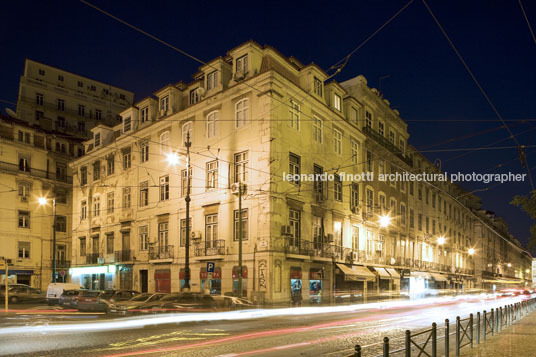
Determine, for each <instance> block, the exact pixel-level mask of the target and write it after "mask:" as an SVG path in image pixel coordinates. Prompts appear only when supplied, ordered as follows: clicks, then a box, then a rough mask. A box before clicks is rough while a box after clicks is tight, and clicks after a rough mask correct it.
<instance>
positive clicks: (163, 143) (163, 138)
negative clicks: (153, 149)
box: [142, 130, 169, 162]
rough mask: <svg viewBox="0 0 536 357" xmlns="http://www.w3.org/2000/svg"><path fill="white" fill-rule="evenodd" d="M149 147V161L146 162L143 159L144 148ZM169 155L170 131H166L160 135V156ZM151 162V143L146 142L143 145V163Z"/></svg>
mask: <svg viewBox="0 0 536 357" xmlns="http://www.w3.org/2000/svg"><path fill="white" fill-rule="evenodd" d="M144 146H145V147H147V149H146V150H147V160H144V158H143V156H144V155H143V147H144ZM167 153H169V130H167V131H164V132H163V133H161V134H160V155H165V154H167ZM148 160H149V142H148V141H144V142H143V143H142V162H145V161H148Z"/></svg>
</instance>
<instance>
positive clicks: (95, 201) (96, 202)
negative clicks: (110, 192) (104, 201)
mask: <svg viewBox="0 0 536 357" xmlns="http://www.w3.org/2000/svg"><path fill="white" fill-rule="evenodd" d="M93 215H94V216H95V217H98V216H100V196H94V197H93Z"/></svg>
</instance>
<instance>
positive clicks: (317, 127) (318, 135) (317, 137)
mask: <svg viewBox="0 0 536 357" xmlns="http://www.w3.org/2000/svg"><path fill="white" fill-rule="evenodd" d="M323 125H324V123H323V122H322V119H320V118H317V117H315V116H313V140H314V141H316V142H317V143H320V144H322V136H323V135H322V132H323Z"/></svg>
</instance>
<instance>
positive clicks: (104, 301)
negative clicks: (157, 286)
mask: <svg viewBox="0 0 536 357" xmlns="http://www.w3.org/2000/svg"><path fill="white" fill-rule="evenodd" d="M138 294H139V292H137V291H134V290H104V291H99V293H98V294H97V295H94V294H91V296H88V295H86V294H85V293H82V294H81V295H80V297H79V298H78V309H79V310H81V311H102V312H108V310H110V308H113V307H115V304H116V303H117V302H119V301H126V300H130V299H132V297H134V296H136V295H138Z"/></svg>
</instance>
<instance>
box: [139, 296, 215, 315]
mask: <svg viewBox="0 0 536 357" xmlns="http://www.w3.org/2000/svg"><path fill="white" fill-rule="evenodd" d="M217 308H218V304H217V303H216V300H214V298H213V297H212V296H211V295H208V294H202V293H191V292H183V293H172V294H167V295H166V296H164V297H162V298H161V299H160V300H158V301H154V302H149V303H145V304H142V305H140V306H139V310H140V312H142V313H157V312H200V311H216V310H217Z"/></svg>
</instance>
